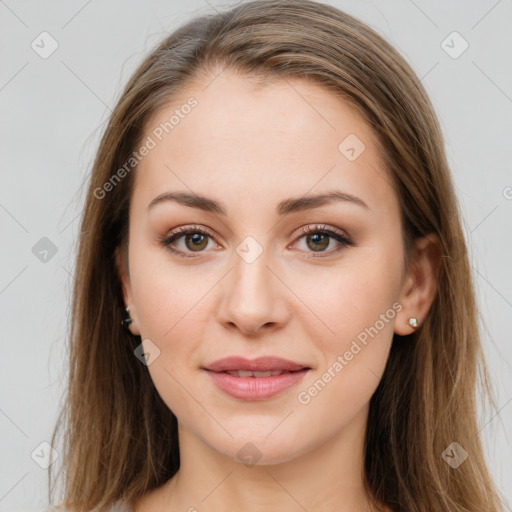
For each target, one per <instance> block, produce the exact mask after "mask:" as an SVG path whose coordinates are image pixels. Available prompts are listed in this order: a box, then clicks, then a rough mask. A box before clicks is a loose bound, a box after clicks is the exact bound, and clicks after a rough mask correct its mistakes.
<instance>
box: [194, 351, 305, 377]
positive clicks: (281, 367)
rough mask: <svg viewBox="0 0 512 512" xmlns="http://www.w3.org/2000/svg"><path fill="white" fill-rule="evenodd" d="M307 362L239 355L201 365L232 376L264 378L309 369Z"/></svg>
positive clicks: (275, 357)
mask: <svg viewBox="0 0 512 512" xmlns="http://www.w3.org/2000/svg"><path fill="white" fill-rule="evenodd" d="M310 369H311V367H310V366H308V365H307V364H302V363H299V362H295V361H290V360H289V359H283V358H282V357H277V356H261V357H258V358H256V359H252V360H250V359H246V358H245V357H241V356H230V357H225V358H223V359H218V360H217V361H215V362H213V363H210V364H208V365H206V366H205V367H203V370H208V371H212V372H217V373H222V372H225V373H228V374H230V375H232V376H234V377H255V378H265V377H273V376H278V375H281V374H282V373H293V372H297V371H302V370H310Z"/></svg>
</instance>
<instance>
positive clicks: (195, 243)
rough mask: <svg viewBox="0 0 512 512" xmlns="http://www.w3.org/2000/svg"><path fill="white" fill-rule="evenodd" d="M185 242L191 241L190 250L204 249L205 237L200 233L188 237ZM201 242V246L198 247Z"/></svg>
mask: <svg viewBox="0 0 512 512" xmlns="http://www.w3.org/2000/svg"><path fill="white" fill-rule="evenodd" d="M187 240H189V241H190V240H191V241H192V244H193V246H192V250H197V249H204V241H205V240H206V237H205V236H204V235H202V234H201V233H193V234H192V235H188V236H187ZM201 242H203V244H202V245H199V244H201Z"/></svg>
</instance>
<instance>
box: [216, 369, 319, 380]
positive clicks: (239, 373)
mask: <svg viewBox="0 0 512 512" xmlns="http://www.w3.org/2000/svg"><path fill="white" fill-rule="evenodd" d="M310 369H311V368H308V367H305V368H302V369H300V370H293V371H290V370H267V371H250V370H231V371H223V372H215V373H227V374H228V375H231V376H232V377H239V378H247V377H254V378H256V379H258V378H259V379H261V378H264V377H277V376H278V375H283V374H285V373H299V372H302V371H305V370H310ZM209 371H212V370H209Z"/></svg>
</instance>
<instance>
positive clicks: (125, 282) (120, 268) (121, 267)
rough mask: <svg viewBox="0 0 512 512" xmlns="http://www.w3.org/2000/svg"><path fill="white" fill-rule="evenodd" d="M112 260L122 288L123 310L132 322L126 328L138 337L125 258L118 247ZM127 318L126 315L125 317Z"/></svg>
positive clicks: (138, 330) (137, 326)
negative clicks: (127, 309)
mask: <svg viewBox="0 0 512 512" xmlns="http://www.w3.org/2000/svg"><path fill="white" fill-rule="evenodd" d="M114 258H115V263H116V268H117V274H118V276H119V280H120V282H121V285H122V287H123V300H124V304H125V308H129V309H130V311H129V313H128V314H129V315H130V318H131V319H132V322H131V323H130V325H129V326H128V329H129V330H130V332H131V333H132V334H134V335H136V336H140V329H139V324H138V321H137V311H136V308H135V304H134V302H133V294H132V287H131V284H130V275H129V272H128V269H127V258H125V257H124V254H123V251H122V250H121V248H120V247H119V246H117V247H116V249H115V252H114ZM126 316H128V315H126Z"/></svg>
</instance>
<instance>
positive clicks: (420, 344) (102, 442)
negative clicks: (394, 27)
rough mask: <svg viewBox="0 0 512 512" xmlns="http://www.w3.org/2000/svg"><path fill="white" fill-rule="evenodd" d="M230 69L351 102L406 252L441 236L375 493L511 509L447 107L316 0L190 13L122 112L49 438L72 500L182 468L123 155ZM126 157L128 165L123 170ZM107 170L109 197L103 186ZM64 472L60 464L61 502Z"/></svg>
mask: <svg viewBox="0 0 512 512" xmlns="http://www.w3.org/2000/svg"><path fill="white" fill-rule="evenodd" d="M223 69H232V70H236V71H238V72H241V73H243V74H244V75H246V76H247V77H255V78H257V79H261V80H262V82H263V83H265V81H272V80H278V79H283V78H284V79H285V78H290V77H293V78H307V79H310V80H314V81H315V82H317V83H318V84H320V85H322V86H323V87H326V88H328V90H330V91H331V92H332V93H334V94H338V95H339V96H340V98H343V99H344V100H345V101H348V102H350V104H351V105H353V107H355V108H356V109H357V110H358V112H359V113H360V114H361V115H362V116H364V118H365V119H366V121H367V122H368V123H369V125H370V126H371V128H372V129H373V132H374V134H375V137H376V140H377V141H378V144H379V146H380V150H381V153H382V156H383V159H384V162H385V164H386V168H387V171H388V173H389V176H391V179H392V181H393V186H394V188H395V190H396V193H397V197H398V198H399V202H400V207H401V215H402V221H403V239H404V247H405V249H406V255H408V254H409V252H408V251H409V249H410V247H411V244H412V242H413V241H414V240H415V239H416V238H417V237H421V236H424V235H427V234H429V233H434V234H436V235H437V236H438V237H439V240H440V243H441V251H442V258H441V264H440V271H439V278H438V288H437V294H436V297H435V299H434V302H433V304H432V307H431V309H430V311H429V314H428V316H427V317H426V318H425V319H424V321H423V323H422V326H421V327H420V328H419V329H418V331H416V332H415V333H413V334H411V335H410V336H405V337H401V336H398V335H395V337H394V339H393V343H392V348H391V352H390V355H389V360H388V362H387V366H386V369H385V372H384V375H383V378H382V380H381V382H380V384H379V386H378V388H377V390H376V392H375V394H374V395H373V397H372V398H371V401H370V410H369V418H368V427H367V432H366V440H365V468H364V475H363V478H364V483H365V486H366V488H367V491H368V494H369V496H370V497H371V498H372V499H374V500H375V503H376V504H378V503H381V504H386V505H387V506H389V507H390V508H391V509H392V510H394V511H408V512H411V511H418V512H420V511H421V512H432V511H446V512H448V511H450V512H455V511H458V512H462V511H484V510H485V511H487V512H494V511H498V510H501V509H500V506H501V505H500V500H499V497H498V493H497V490H496V489H495V487H494V485H493V482H492V479H491V477H490V475H489V473H488V469H487V467H486V463H485V460H484V456H483V451H482V446H481V442H480V438H479V427H478V424H477V419H476V416H477V414H476V413H477V411H476V406H477V403H476V393H475V391H476V385H477V384H478V383H481V384H482V385H483V388H484V390H485V392H486V396H488V397H489V398H491V395H490V394H489V387H488V384H487V382H488V381H487V376H486V371H485V365H484V359H483V353H482V349H481V344H480V337H479V324H478V312H477V309H476V303H475V297H474V289H473V284H472V276H471V272H470V266H469V262H468V257H467V252H466V244H465V240H464V236H463V231H462V229H461V220H460V214H459V211H458V205H457V200H456V197H455V194H454V190H453V186H452V182H451V177H450V171H449V167H448V163H447V158H446V155H445V149H444V142H443V138H442V133H441V130H440V127H439V124H438V120H437V118H436V115H435V113H434V110H433V107H432V105H431V102H430V101H429V98H428V96H427V94H426V92H425V90H424V88H423V87H422V85H421V83H420V81H419V79H418V78H417V76H416V75H415V74H414V72H413V71H412V69H411V68H410V66H409V65H408V64H407V62H406V61H405V60H404V59H403V58H402V57H401V56H400V55H399V54H398V53H397V51H396V50H395V49H394V48H393V47H391V46H390V44H389V43H387V42H386V41H385V40H384V39H383V38H382V37H381V36H379V35H378V34H377V33H376V32H374V31H373V30H371V29H370V28H369V27H368V26H366V25H365V24H364V23H362V22H360V21H358V20H356V19H355V18H353V17H351V16H349V15H347V14H345V13H343V12H341V11H340V10H338V9H336V8H334V7H331V6H327V5H324V4H321V3H316V2H313V1H308V0H263V1H253V2H248V3H243V4H241V5H238V6H236V7H235V8H232V9H231V10H229V11H227V12H222V13H218V14H213V15H207V16H202V17H200V18H196V19H193V20H192V21H190V22H188V23H187V24H185V25H183V26H182V27H180V28H179V29H178V30H177V31H175V32H174V33H172V34H171V35H170V36H168V37H167V38H166V39H165V40H164V41H163V42H161V43H160V44H159V45H158V46H157V47H156V48H155V49H154V51H152V52H151V54H150V55H149V56H148V57H147V58H146V59H145V60H144V61H143V62H142V64H141V65H140V67H139V68H138V69H137V70H136V71H135V73H134V75H133V76H132V77H131V79H130V81H129V83H128V84H127V86H126V88H125V89H124V91H123V93H122V95H121V97H120V99H119V101H118V103H117V105H116V106H115V108H114V110H113V112H112V115H111V117H110V120H109V123H108V126H107V127H106V129H105V132H104V135H103V137H102V140H101V142H100V146H99V149H98V152H97V155H96V158H95V161H94V164H93V168H92V171H91V175H90V182H89V187H88V194H87V198H86V201H85V208H84V212H83V217H82V221H81V229H80V239H79V246H78V255H77V260H76V271H75V283H74V290H73V304H72V311H71V313H72V315H71V325H70V338H69V340H70V346H69V383H68V388H67V395H66V396H65V400H64V402H63V406H62V410H61V412H60V415H59V418H58V421H57V424H56V427H55V431H54V433H53V437H52V445H54V444H55V443H56V439H57V436H58V433H59V432H60V430H61V429H62V428H63V431H64V435H63V439H62V441H63V443H62V448H61V449H60V450H59V452H60V459H59V460H60V462H61V468H60V473H59V476H61V477H62V479H63V484H64V485H63V489H62V492H61V494H62V496H61V504H62V506H64V507H66V508H67V509H70V510H74V509H76V510H80V511H99V512H100V511H104V510H107V509H108V508H109V507H110V506H112V505H113V504H114V503H115V502H117V501H118V500H123V501H125V502H126V503H128V504H129V505H130V506H133V505H134V504H135V503H136V501H137V499H138V498H139V497H140V496H141V495H143V494H144V493H146V492H147V491H150V490H152V489H154V488H156V487H159V486H160V485H162V484H163V483H165V482H166V481H167V480H168V479H170V478H171V477H172V476H173V475H174V474H175V473H176V471H177V470H178V469H179V451H178V439H177V435H178V434H177V420H176V417H175V416H174V414H173V413H172V412H171V411H170V410H169V408H168V407H167V406H166V405H165V404H164V402H163V401H162V399H161V398H160V396H159V395H158V393H157V391H156V389H155V387H154V385H153V383H152V380H151V378H150V376H149V373H148V371H147V367H146V366H144V365H143V364H141V363H140V362H139V361H138V360H137V359H136V357H135V356H134V353H133V352H134V349H135V348H136V347H137V346H138V345H139V344H140V341H141V339H140V337H139V336H134V335H132V334H131V333H130V332H129V331H128V330H127V329H125V328H123V327H122V326H121V321H122V319H123V316H124V309H123V308H124V304H123V298H122V289H121V285H120V281H119V278H118V273H117V271H116V266H115V260H114V254H115V251H116V248H117V247H121V248H122V249H123V251H124V255H125V256H126V247H127V234H128V230H127V227H128V209H129V203H130V197H131V191H132V190H133V184H134V174H135V173H136V166H134V167H133V169H128V170H126V162H127V161H129V159H130V157H132V155H133V152H134V151H135V150H136V149H137V147H138V145H139V144H140V143H141V141H142V139H143V137H144V133H145V132H144V130H145V129H146V127H147V123H148V119H149V118H150V117H151V116H152V115H153V114H154V113H155V112H156V111H158V110H159V109H162V108H164V107H165V106H166V105H168V104H169V101H170V100H171V99H172V98H173V97H174V96H175V95H176V94H178V93H179V92H182V91H183V90H184V89H185V88H186V86H187V85H190V84H191V83H192V81H194V80H196V81H197V80H202V79H204V78H205V77H210V79H211V77H212V76H214V74H216V73H218V72H221V71H222V70H223ZM123 166H125V171H126V172H125V173H123V179H120V180H119V179H118V180H117V181H115V182H113V181H112V180H113V179H114V178H113V177H114V175H117V177H118V178H119V172H118V171H119V169H121V168H123ZM116 173H117V174H116ZM109 180H110V182H111V183H113V185H112V187H110V188H109V191H108V197H107V198H102V194H103V192H101V193H100V192H98V191H101V190H103V191H104V190H106V189H105V187H104V185H105V183H107V182H109ZM408 261H409V260H408V259H407V260H406V263H407V264H408ZM479 377H480V379H479ZM491 401H492V400H491ZM452 442H456V443H458V444H459V445H460V446H461V447H462V448H463V449H464V450H465V451H466V452H467V453H468V454H469V456H468V458H467V459H466V460H465V461H464V462H463V463H462V464H461V465H460V466H459V467H457V468H456V469H455V468H454V467H452V466H451V465H450V464H448V463H447V462H446V460H445V459H444V458H443V457H442V454H443V452H444V451H445V449H446V448H447V447H449V446H450V445H451V443H452ZM452 446H453V445H452ZM54 466H57V464H55V465H54ZM52 482H53V485H52ZM54 485H55V481H54V480H52V466H50V470H49V496H50V502H51V503H54V501H53V499H52V494H53V492H54Z"/></svg>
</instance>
